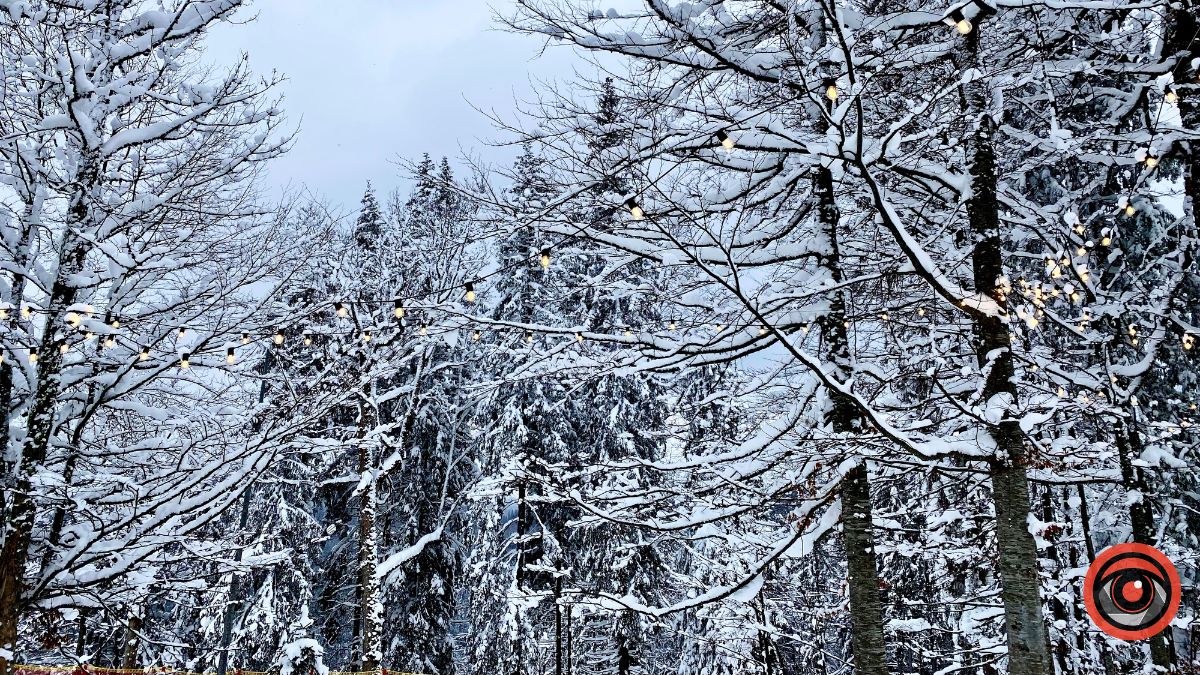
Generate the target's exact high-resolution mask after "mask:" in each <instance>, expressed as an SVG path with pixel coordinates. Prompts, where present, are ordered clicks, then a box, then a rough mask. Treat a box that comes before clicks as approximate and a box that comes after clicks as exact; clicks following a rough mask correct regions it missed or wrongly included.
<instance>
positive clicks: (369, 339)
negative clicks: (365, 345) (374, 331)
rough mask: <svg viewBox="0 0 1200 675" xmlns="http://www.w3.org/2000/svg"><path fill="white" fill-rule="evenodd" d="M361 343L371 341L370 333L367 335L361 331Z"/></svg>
mask: <svg viewBox="0 0 1200 675" xmlns="http://www.w3.org/2000/svg"><path fill="white" fill-rule="evenodd" d="M362 341H363V342H370V341H371V334H370V333H368V332H366V331H363V334H362Z"/></svg>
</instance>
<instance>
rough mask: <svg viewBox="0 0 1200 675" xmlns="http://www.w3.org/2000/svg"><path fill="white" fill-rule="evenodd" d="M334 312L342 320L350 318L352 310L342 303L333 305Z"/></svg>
mask: <svg viewBox="0 0 1200 675" xmlns="http://www.w3.org/2000/svg"><path fill="white" fill-rule="evenodd" d="M333 311H334V313H335V314H337V315H338V317H340V318H342V319H344V318H346V317H348V316H350V310H348V309H346V306H345V305H343V304H342V303H340V302H335V303H333Z"/></svg>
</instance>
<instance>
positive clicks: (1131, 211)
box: [1125, 203, 1137, 216]
mask: <svg viewBox="0 0 1200 675" xmlns="http://www.w3.org/2000/svg"><path fill="white" fill-rule="evenodd" d="M1135 213H1137V209H1135V208H1133V204H1132V203H1129V204H1126V205H1125V215H1127V216H1133V214H1135Z"/></svg>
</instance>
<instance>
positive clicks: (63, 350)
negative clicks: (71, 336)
mask: <svg viewBox="0 0 1200 675" xmlns="http://www.w3.org/2000/svg"><path fill="white" fill-rule="evenodd" d="M58 351H59V353H60V354H66V353H67V352H69V351H71V345H69V344H67V343H65V342H64V343H62V344H61V345H59V346H58Z"/></svg>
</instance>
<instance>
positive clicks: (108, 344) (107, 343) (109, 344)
mask: <svg viewBox="0 0 1200 675" xmlns="http://www.w3.org/2000/svg"><path fill="white" fill-rule="evenodd" d="M116 346H117V341H116V340H115V339H113V336H111V335H108V336H106V337H105V338H104V347H105V349H112V348H113V347H116Z"/></svg>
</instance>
